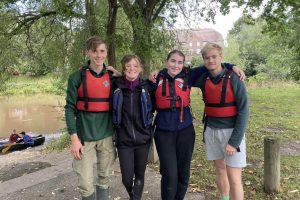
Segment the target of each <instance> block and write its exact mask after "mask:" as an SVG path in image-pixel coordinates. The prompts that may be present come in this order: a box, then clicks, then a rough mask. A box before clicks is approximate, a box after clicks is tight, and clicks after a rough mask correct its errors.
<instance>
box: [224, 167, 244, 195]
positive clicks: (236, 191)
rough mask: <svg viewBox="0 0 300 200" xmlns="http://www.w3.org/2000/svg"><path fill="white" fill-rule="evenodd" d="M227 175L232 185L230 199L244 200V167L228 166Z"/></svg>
mask: <svg viewBox="0 0 300 200" xmlns="http://www.w3.org/2000/svg"><path fill="white" fill-rule="evenodd" d="M227 175H228V180H229V185H230V193H229V194H230V195H229V196H230V200H243V199H244V191H243V184H242V168H236V167H229V166H227Z"/></svg>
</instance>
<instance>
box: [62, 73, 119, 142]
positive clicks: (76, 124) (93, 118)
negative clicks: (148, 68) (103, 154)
mask: <svg viewBox="0 0 300 200" xmlns="http://www.w3.org/2000/svg"><path fill="white" fill-rule="evenodd" d="M90 71H91V73H92V75H93V76H95V77H101V76H102V74H103V73H105V72H106V68H105V67H104V68H103V70H102V72H101V73H100V74H97V73H96V72H94V71H93V70H91V69H90ZM80 84H81V71H80V70H78V71H76V72H74V73H73V74H71V75H70V76H69V80H68V88H67V97H66V106H65V119H66V124H67V129H68V133H69V134H74V133H77V134H78V137H79V138H80V139H82V140H83V141H97V140H101V139H103V138H106V137H109V136H112V134H113V133H114V128H113V123H112V116H111V112H110V111H108V112H85V111H79V110H77V108H76V103H77V96H78V95H77V90H78V88H79V86H80ZM110 84H111V85H112V82H110Z"/></svg>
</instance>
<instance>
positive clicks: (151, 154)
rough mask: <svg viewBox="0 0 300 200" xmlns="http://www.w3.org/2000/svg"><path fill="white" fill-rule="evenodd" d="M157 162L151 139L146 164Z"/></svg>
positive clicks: (153, 143) (154, 147)
mask: <svg viewBox="0 0 300 200" xmlns="http://www.w3.org/2000/svg"><path fill="white" fill-rule="evenodd" d="M157 161H158V155H157V151H156V146H155V142H154V139H152V142H151V146H150V150H149V154H148V162H150V163H156V162H157Z"/></svg>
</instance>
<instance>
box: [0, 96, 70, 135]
mask: <svg viewBox="0 0 300 200" xmlns="http://www.w3.org/2000/svg"><path fill="white" fill-rule="evenodd" d="M64 104H65V99H64V97H62V96H56V95H36V96H30V97H26V96H12V97H6V98H0V138H6V137H8V136H9V135H10V133H11V132H12V130H13V129H16V130H17V131H18V132H21V131H25V132H33V133H38V134H52V133H57V132H60V130H61V129H62V128H64V127H65V122H64V121H63V114H64V110H63V106H64Z"/></svg>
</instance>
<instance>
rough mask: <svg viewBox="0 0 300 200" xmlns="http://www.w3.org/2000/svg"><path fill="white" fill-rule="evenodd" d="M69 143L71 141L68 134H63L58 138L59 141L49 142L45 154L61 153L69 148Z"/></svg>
mask: <svg viewBox="0 0 300 200" xmlns="http://www.w3.org/2000/svg"><path fill="white" fill-rule="evenodd" d="M70 143H71V140H70V136H69V134H68V133H66V132H64V134H63V135H62V136H60V138H59V139H57V140H53V141H51V142H50V143H49V144H48V145H47V147H46V149H45V151H46V152H51V151H62V150H64V149H66V148H69V146H70Z"/></svg>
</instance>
